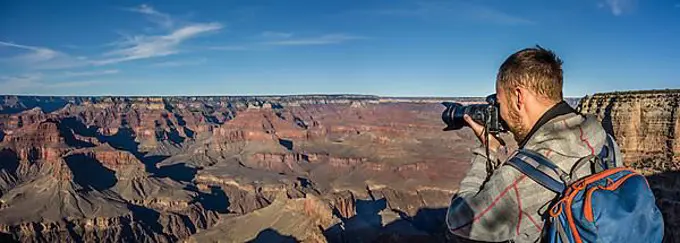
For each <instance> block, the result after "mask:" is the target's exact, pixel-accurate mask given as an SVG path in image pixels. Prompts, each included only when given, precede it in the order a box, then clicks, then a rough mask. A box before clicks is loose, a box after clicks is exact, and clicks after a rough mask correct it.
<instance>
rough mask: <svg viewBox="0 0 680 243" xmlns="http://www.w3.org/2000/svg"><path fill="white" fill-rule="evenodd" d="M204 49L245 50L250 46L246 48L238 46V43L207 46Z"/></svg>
mask: <svg viewBox="0 0 680 243" xmlns="http://www.w3.org/2000/svg"><path fill="white" fill-rule="evenodd" d="M206 49H208V50H215V51H245V50H250V48H248V47H246V46H239V45H226V46H209V47H207V48H206Z"/></svg>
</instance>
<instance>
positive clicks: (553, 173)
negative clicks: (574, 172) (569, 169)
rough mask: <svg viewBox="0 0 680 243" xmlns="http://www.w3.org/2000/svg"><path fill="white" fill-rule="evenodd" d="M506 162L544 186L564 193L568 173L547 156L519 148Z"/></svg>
mask: <svg viewBox="0 0 680 243" xmlns="http://www.w3.org/2000/svg"><path fill="white" fill-rule="evenodd" d="M506 164H508V165H510V166H512V167H514V168H515V169H517V170H519V171H520V172H522V173H523V174H525V175H526V176H528V177H529V178H531V179H532V180H534V181H535V182H537V183H538V184H540V185H542V186H543V187H545V188H547V189H549V190H551V191H553V192H556V193H562V192H563V191H564V189H565V188H566V185H565V183H564V181H568V178H567V177H568V174H567V173H566V172H564V171H563V170H562V169H560V168H559V167H557V165H555V163H553V162H552V161H550V160H549V159H548V158H546V157H545V156H543V155H541V154H539V153H536V152H534V151H531V150H527V149H519V150H518V151H517V153H516V154H515V155H514V156H512V157H511V158H510V160H508V161H507V162H506Z"/></svg>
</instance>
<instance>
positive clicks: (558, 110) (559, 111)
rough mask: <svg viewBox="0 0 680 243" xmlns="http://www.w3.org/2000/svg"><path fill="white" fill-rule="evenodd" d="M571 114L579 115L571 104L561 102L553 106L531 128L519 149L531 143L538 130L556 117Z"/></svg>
mask: <svg viewBox="0 0 680 243" xmlns="http://www.w3.org/2000/svg"><path fill="white" fill-rule="evenodd" d="M569 113H577V112H576V110H574V108H571V106H570V105H569V104H567V102H565V101H560V102H559V103H557V104H555V105H553V107H551V108H550V109H548V111H546V112H545V113H543V115H542V116H541V118H540V119H538V121H537V122H536V124H534V127H532V128H531V131H529V133H528V134H527V136H526V137H524V140H522V141H521V142H520V143H519V147H520V148H524V145H526V144H527V142H529V139H530V138H531V136H533V135H534V133H536V131H538V129H539V128H541V126H543V125H545V124H546V123H548V121H550V120H552V119H553V118H555V117H558V116H561V115H565V114H569Z"/></svg>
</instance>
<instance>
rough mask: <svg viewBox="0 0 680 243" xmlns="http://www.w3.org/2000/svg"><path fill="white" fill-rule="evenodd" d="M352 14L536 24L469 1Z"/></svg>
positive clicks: (417, 4)
mask: <svg viewBox="0 0 680 243" xmlns="http://www.w3.org/2000/svg"><path fill="white" fill-rule="evenodd" d="M353 13H355V14H356V13H358V14H366V15H378V16H380V15H382V16H395V17H417V18H423V19H432V18H435V19H441V18H455V19H459V20H461V21H477V22H482V23H491V24H501V25H533V24H536V22H534V21H532V20H530V19H527V18H524V17H521V16H517V15H513V14H510V13H506V12H503V11H501V10H498V9H495V8H492V7H490V6H486V5H482V4H480V3H473V2H469V1H446V2H443V1H434V2H418V3H416V4H415V6H409V7H403V8H390V9H374V10H360V11H354V12H353Z"/></svg>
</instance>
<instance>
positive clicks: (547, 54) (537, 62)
mask: <svg viewBox="0 0 680 243" xmlns="http://www.w3.org/2000/svg"><path fill="white" fill-rule="evenodd" d="M496 80H497V82H498V83H499V84H500V85H501V87H502V88H503V89H504V90H510V89H511V88H514V87H517V86H522V87H524V88H527V89H529V90H532V91H534V92H536V94H537V95H540V96H544V97H545V98H547V99H548V100H550V101H554V102H559V101H561V100H562V60H560V58H559V57H557V55H555V53H554V52H552V51H550V50H546V49H544V48H543V47H540V46H538V45H537V46H536V47H535V48H526V49H524V50H521V51H518V52H516V53H515V54H512V55H511V56H510V57H508V59H506V60H505V62H503V65H501V67H500V69H499V70H498V76H497V77H496Z"/></svg>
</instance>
